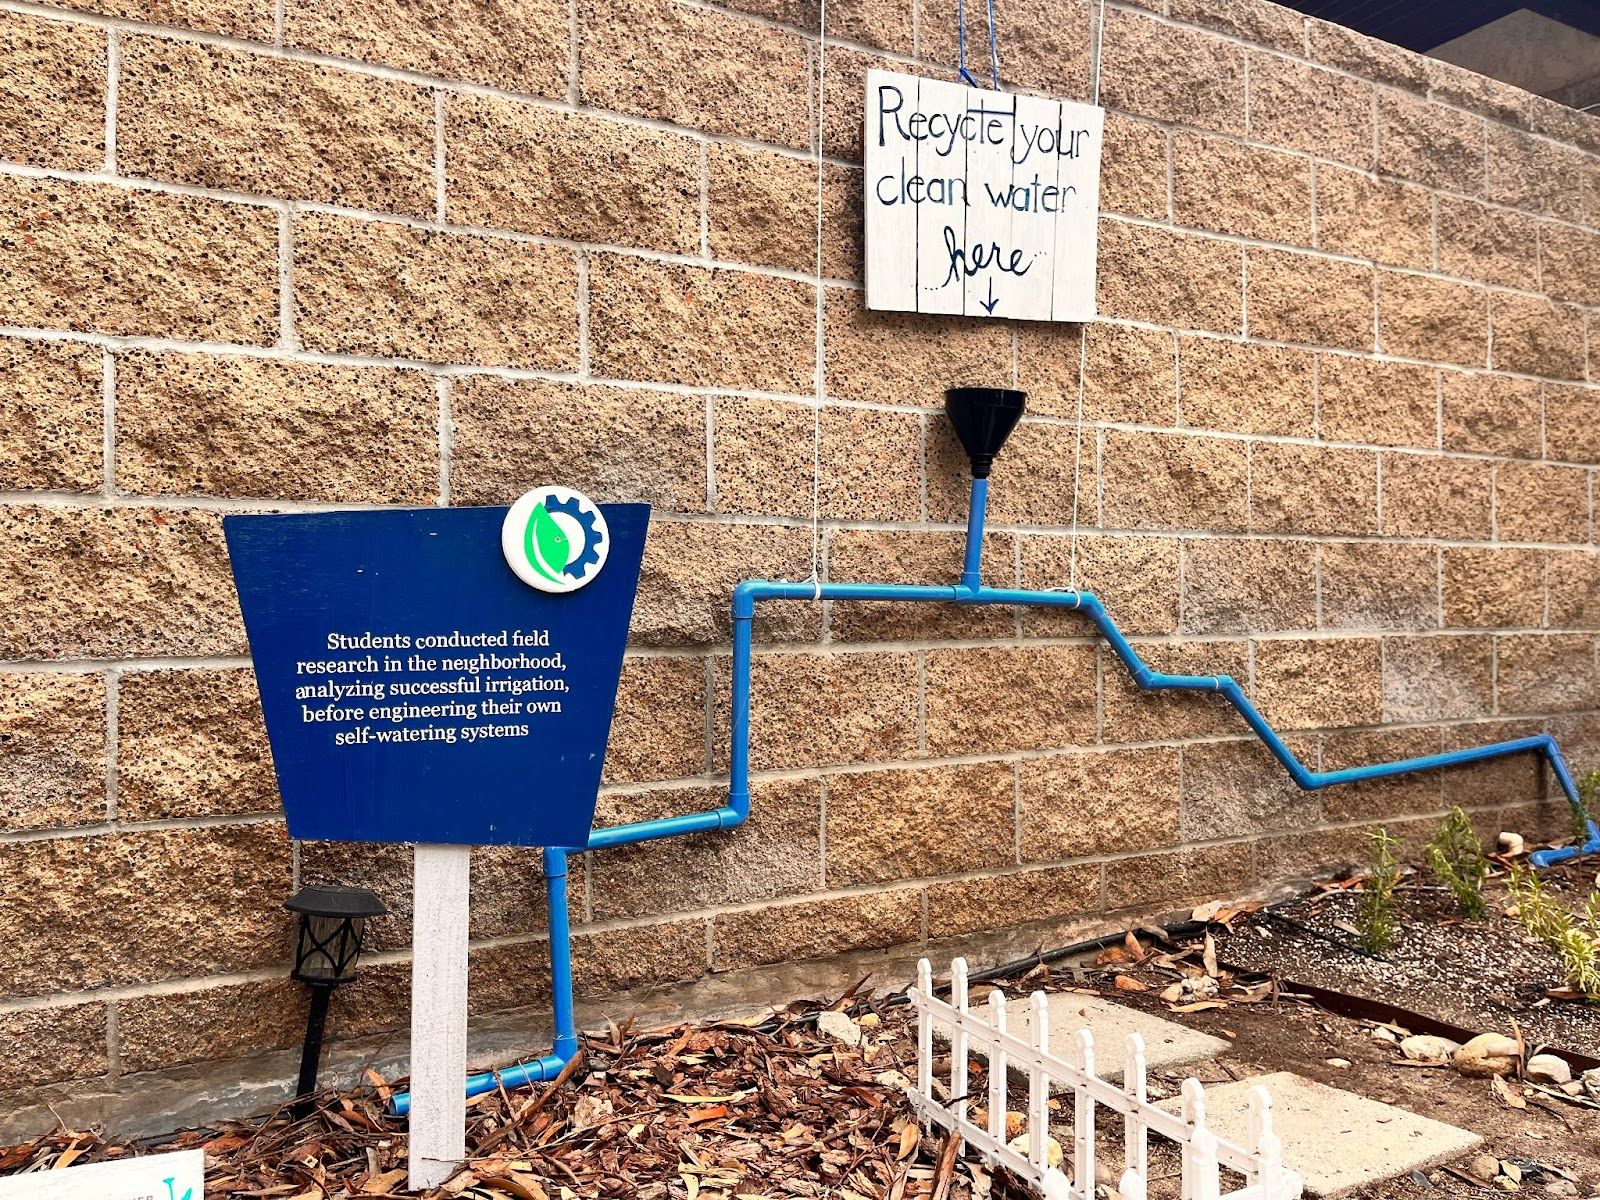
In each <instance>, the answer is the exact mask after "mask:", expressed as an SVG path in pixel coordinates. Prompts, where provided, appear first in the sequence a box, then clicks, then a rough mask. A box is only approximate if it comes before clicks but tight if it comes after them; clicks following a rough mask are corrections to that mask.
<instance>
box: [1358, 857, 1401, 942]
mask: <svg viewBox="0 0 1600 1200" xmlns="http://www.w3.org/2000/svg"><path fill="white" fill-rule="evenodd" d="M1367 840H1368V841H1369V842H1370V843H1371V846H1372V858H1371V861H1370V862H1369V863H1368V864H1367V879H1366V882H1365V883H1364V884H1362V890H1361V913H1360V919H1359V921H1358V923H1357V928H1358V930H1359V931H1360V934H1361V946H1362V948H1363V949H1364V950H1366V952H1367V953H1368V954H1382V953H1383V952H1384V951H1385V950H1388V949H1390V948H1391V947H1393V945H1394V944H1395V941H1396V940H1397V939H1398V937H1399V936H1400V920H1399V918H1398V917H1397V916H1396V915H1395V905H1394V892H1395V888H1396V887H1397V886H1399V883H1400V863H1399V860H1397V859H1396V858H1395V856H1394V850H1395V847H1396V846H1397V845H1398V844H1399V843H1398V842H1397V841H1396V840H1395V838H1394V837H1393V836H1391V835H1390V833H1389V831H1388V830H1387V829H1385V828H1384V827H1383V826H1382V825H1374V826H1373V827H1372V828H1371V829H1369V830H1367Z"/></svg>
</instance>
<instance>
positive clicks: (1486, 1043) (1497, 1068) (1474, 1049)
mask: <svg viewBox="0 0 1600 1200" xmlns="http://www.w3.org/2000/svg"><path fill="white" fill-rule="evenodd" d="M1450 1062H1451V1064H1452V1065H1454V1067H1455V1069H1456V1070H1458V1071H1460V1072H1461V1073H1462V1074H1463V1075H1483V1076H1488V1075H1509V1074H1510V1073H1511V1072H1512V1071H1514V1070H1516V1068H1517V1043H1516V1041H1515V1040H1513V1039H1512V1038H1508V1037H1507V1036H1506V1035H1505V1034H1503V1033H1480V1034H1479V1035H1478V1036H1477V1037H1475V1038H1473V1039H1471V1040H1470V1041H1468V1042H1467V1044H1466V1045H1465V1046H1462V1047H1461V1048H1460V1049H1459V1050H1457V1051H1456V1052H1455V1053H1454V1054H1453V1055H1451V1056H1450Z"/></svg>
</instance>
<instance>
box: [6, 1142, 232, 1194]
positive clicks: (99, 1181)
mask: <svg viewBox="0 0 1600 1200" xmlns="http://www.w3.org/2000/svg"><path fill="white" fill-rule="evenodd" d="M205 1173H206V1159H205V1155H204V1154H203V1153H202V1152H200V1151H199V1150H182V1151H179V1152H178V1153H176V1154H151V1155H147V1156H146V1157H144V1158H125V1159H122V1160H120V1161H118V1162H103V1163H93V1164H91V1165H89V1166H85V1167H68V1168H66V1169H65V1170H63V1171H35V1172H33V1173H32V1174H28V1175H10V1176H7V1177H6V1178H4V1179H0V1200H203V1197H204V1196H205V1190H206V1183H205Z"/></svg>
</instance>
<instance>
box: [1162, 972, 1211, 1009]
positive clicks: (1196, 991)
mask: <svg viewBox="0 0 1600 1200" xmlns="http://www.w3.org/2000/svg"><path fill="white" fill-rule="evenodd" d="M1216 994H1217V981H1216V980H1215V979H1213V978H1211V976H1209V975H1190V976H1188V977H1186V978H1184V979H1181V980H1179V981H1178V982H1177V983H1174V984H1172V985H1171V986H1170V987H1168V988H1166V989H1165V990H1164V991H1162V993H1161V998H1162V999H1163V1000H1165V1001H1166V1002H1167V1003H1168V1004H1192V1003H1194V1002H1195V1001H1196V1000H1209V999H1211V998H1212V997H1213V996H1215V995H1216Z"/></svg>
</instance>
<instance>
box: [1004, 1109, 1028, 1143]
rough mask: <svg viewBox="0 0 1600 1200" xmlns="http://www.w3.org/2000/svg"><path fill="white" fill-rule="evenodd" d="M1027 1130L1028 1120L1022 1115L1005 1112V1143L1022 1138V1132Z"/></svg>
mask: <svg viewBox="0 0 1600 1200" xmlns="http://www.w3.org/2000/svg"><path fill="white" fill-rule="evenodd" d="M1027 1128H1028V1118H1027V1117H1026V1116H1024V1115H1023V1114H1022V1113H1019V1112H1015V1111H1012V1110H1009V1109H1008V1110H1007V1112H1006V1141H1008V1142H1010V1141H1014V1140H1016V1139H1017V1138H1019V1137H1021V1136H1022V1132H1023V1130H1025V1129H1027Z"/></svg>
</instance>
